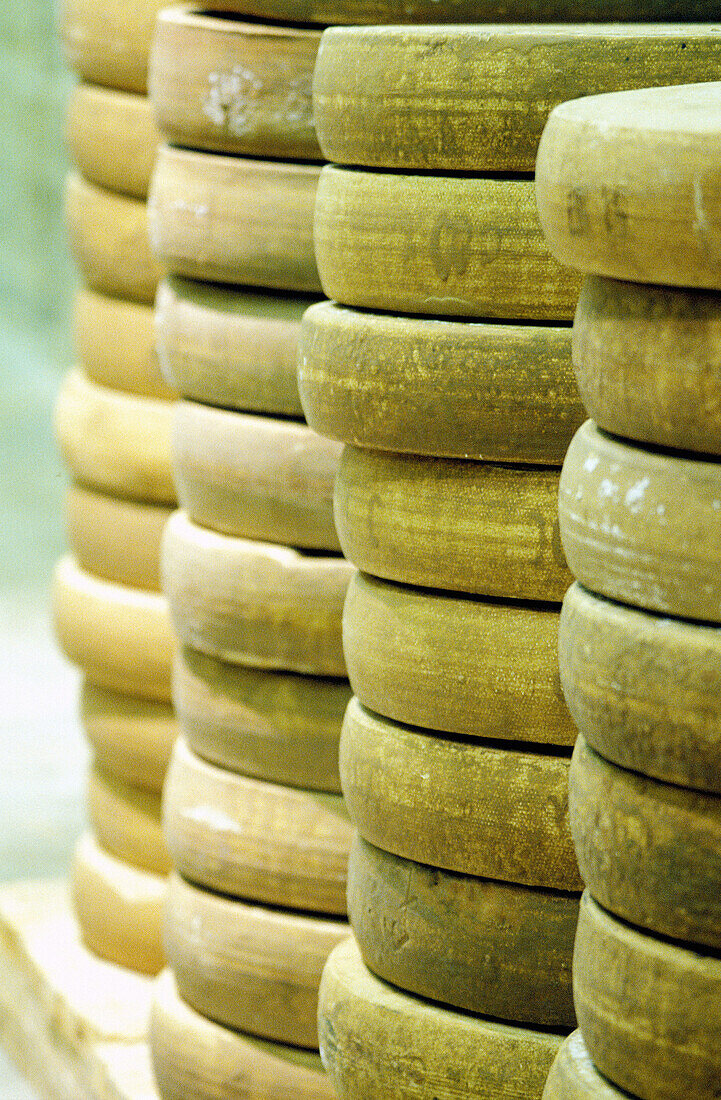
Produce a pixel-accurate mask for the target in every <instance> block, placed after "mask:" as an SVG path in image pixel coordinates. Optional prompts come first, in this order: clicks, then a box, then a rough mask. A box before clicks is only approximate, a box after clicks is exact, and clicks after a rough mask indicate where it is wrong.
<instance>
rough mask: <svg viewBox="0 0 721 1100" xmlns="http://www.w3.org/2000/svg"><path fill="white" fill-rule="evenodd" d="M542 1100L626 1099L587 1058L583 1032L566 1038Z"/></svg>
mask: <svg viewBox="0 0 721 1100" xmlns="http://www.w3.org/2000/svg"><path fill="white" fill-rule="evenodd" d="M543 1100H627V1094H626V1093H621V1092H619V1091H618V1089H617V1088H614V1086H613V1085H612V1084H611V1083H610V1081H607V1080H606V1078H605V1077H602V1076H601V1074H600V1073H599V1072H598V1070H597V1069H596V1067H595V1066H594V1064H593V1062H592V1061H591V1059H590V1058H589V1056H588V1050H587V1049H586V1044H585V1043H584V1041H583V1036H582V1035H581V1032H580V1031H574V1032H572V1033H571V1034H570V1035H569V1036H568V1038H567V1039H564V1041H563V1043H562V1044H561V1047H560V1050H559V1051H558V1054H557V1055H556V1060H555V1062H554V1063H553V1065H552V1066H551V1072H550V1073H549V1075H548V1080H547V1081H546V1087H545V1089H544V1090H543Z"/></svg>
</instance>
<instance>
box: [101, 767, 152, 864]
mask: <svg viewBox="0 0 721 1100" xmlns="http://www.w3.org/2000/svg"><path fill="white" fill-rule="evenodd" d="M88 817H89V819H90V824H91V825H92V828H93V832H94V834H95V836H96V837H97V839H98V843H99V844H100V845H101V847H102V848H104V849H105V851H106V852H108V853H109V854H110V855H112V856H115V858H116V859H119V860H122V861H123V863H129V864H130V865H131V867H138V868H140V870H142V871H151V872H152V873H153V874H156V875H165V874H167V873H168V871H169V870H170V860H169V858H168V852H167V849H166V847H165V841H164V840H163V831H162V828H161V824H160V795H159V794H157V793H155V792H154V791H149V790H144V789H143V788H142V787H131V786H130V784H128V783H124V782H123V781H122V780H121V779H118V778H116V777H115V776H114V775H112V774H111V773H110V772H103V771H101V770H100V768H99V767H98V766H97V765H94V766H93V767H92V768H91V769H90V775H89V777H88Z"/></svg>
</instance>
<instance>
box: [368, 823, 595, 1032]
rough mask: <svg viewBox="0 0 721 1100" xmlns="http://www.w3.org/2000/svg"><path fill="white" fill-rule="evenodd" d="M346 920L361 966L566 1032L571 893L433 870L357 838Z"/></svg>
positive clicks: (465, 1004) (470, 1006)
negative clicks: (354, 939) (357, 950)
mask: <svg viewBox="0 0 721 1100" xmlns="http://www.w3.org/2000/svg"><path fill="white" fill-rule="evenodd" d="M348 917H349V919H350V922H351V924H352V926H353V933H354V935H355V938H356V940H357V942H358V946H359V947H360V950H361V953H362V955H363V959H364V961H365V963H366V965H367V966H368V967H370V969H371V970H372V971H373V973H374V974H377V975H378V976H379V977H381V978H384V979H385V980H386V981H388V982H391V983H392V984H393V985H396V986H399V987H400V988H401V989H405V990H408V992H410V993H417V994H419V995H420V996H423V997H429V998H430V999H431V1000H433V1001H441V1002H443V1003H444V1004H449V1005H452V1006H453V1007H455V1008H462V1009H467V1010H468V1011H469V1012H478V1013H482V1014H484V1015H487V1016H495V1017H497V1018H499V1019H502V1020H512V1021H513V1022H514V1023H524V1024H539V1025H547V1026H550V1027H572V1026H573V1025H574V1024H575V1021H576V1017H575V1014H574V1011H573V997H572V995H571V957H572V955H573V941H574V938H575V935H576V922H577V920H578V896H577V895H575V894H563V893H560V892H557V891H550V890H537V889H530V888H529V887H527V886H511V885H509V884H508V883H504V882H492V881H491V880H490V879H482V878H474V877H472V876H470V875H457V874H453V873H451V872H449V871H438V870H436V869H435V868H434V867H426V866H425V865H424V864H421V863H415V862H413V861H411V860H408V859H400V858H399V857H398V856H394V855H390V854H389V853H388V852H383V851H381V850H380V848H374V847H373V846H372V845H371V844H367V843H366V842H365V841H364V840H361V839H360V837H356V839H355V840H354V842H353V847H352V848H351V855H350V862H349V864H348Z"/></svg>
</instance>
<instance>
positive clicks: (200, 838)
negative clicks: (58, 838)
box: [163, 738, 353, 914]
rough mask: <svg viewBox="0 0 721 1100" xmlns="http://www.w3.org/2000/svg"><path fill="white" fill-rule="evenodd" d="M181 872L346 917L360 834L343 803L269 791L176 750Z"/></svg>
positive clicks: (176, 839) (170, 793) (170, 828)
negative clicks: (355, 839) (351, 856)
mask: <svg viewBox="0 0 721 1100" xmlns="http://www.w3.org/2000/svg"><path fill="white" fill-rule="evenodd" d="M163 823H164V828H165V837H166V840H167V844H168V849H169V851H170V854H171V857H172V860H173V864H174V866H175V868H176V870H177V871H178V872H179V873H180V874H181V875H183V877H184V878H187V879H188V880H189V881H190V882H194V883H196V884H198V885H199V886H204V887H206V888H207V889H209V890H217V891H218V892H219V893H222V894H228V895H229V896H231V897H236V898H246V899H252V900H253V901H260V902H264V903H265V904H267V905H281V906H283V907H284V908H287V909H303V910H305V911H307V912H313V913H339V914H345V910H346V901H345V888H346V871H347V864H348V852H349V851H350V844H351V838H352V835H353V830H352V828H351V825H350V822H349V821H348V815H347V813H346V809H345V806H344V804H343V799H342V798H341V797H340V796H339V795H334V794H323V793H319V792H316V791H302V790H298V789H296V788H293V787H283V786H280V785H279V784H275V783H263V782H261V781H260V780H257V779H250V778H248V777H247V776H241V775H236V774H235V773H233V772H229V771H225V769H222V768H217V767H215V765H213V764H208V763H206V762H205V761H204V760H201V759H200V757H198V756H196V755H195V753H193V752H191V750H190V749H189V748H188V746H187V744H186V743H185V741H184V740H183V739H182V738H181V739H179V740H178V741H177V742H176V745H175V748H174V749H173V756H172V759H171V762H170V767H169V769H168V775H167V778H166V781H165V789H164V794H163Z"/></svg>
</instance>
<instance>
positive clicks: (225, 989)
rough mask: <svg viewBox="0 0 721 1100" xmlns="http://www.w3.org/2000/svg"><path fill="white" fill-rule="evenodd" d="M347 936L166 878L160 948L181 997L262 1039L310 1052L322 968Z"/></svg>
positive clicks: (335, 926)
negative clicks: (165, 904) (167, 888)
mask: <svg viewBox="0 0 721 1100" xmlns="http://www.w3.org/2000/svg"><path fill="white" fill-rule="evenodd" d="M349 931H350V929H349V927H348V923H347V922H346V921H345V920H342V921H341V920H329V919H327V918H323V917H312V916H309V915H307V914H305V913H290V912H287V911H285V910H278V909H267V908H265V907H263V906H260V905H246V904H245V903H244V902H242V901H234V900H232V899H230V898H224V897H220V896H219V895H218V894H212V893H209V892H208V891H207V890H198V889H197V888H196V887H195V886H191V885H189V884H188V883H187V882H184V881H183V880H182V879H181V878H180V877H179V876H178V875H172V876H171V879H170V890H169V893H168V903H167V906H166V910H165V944H166V949H167V953H168V962H169V964H170V966H171V968H172V970H173V974H174V976H175V980H176V982H177V985H178V992H179V993H180V996H181V997H182V998H183V1000H185V1001H187V1003H188V1004H189V1005H191V1006H192V1007H193V1008H194V1009H195V1010H196V1012H201V1013H202V1014H203V1016H206V1017H208V1019H211V1020H215V1021H216V1022H217V1023H220V1024H225V1025H226V1026H227V1027H233V1028H237V1029H238V1030H239V1031H248V1032H251V1033H252V1034H254V1035H259V1036H260V1037H261V1038H264V1039H274V1040H275V1041H276V1042H281V1043H293V1045H294V1046H301V1047H311V1048H314V1047H317V1045H318V986H319V985H320V978H321V974H322V971H323V966H324V965H325V961H326V959H327V958H328V955H329V954H330V952H331V951H332V950H333V948H334V947H335V945H336V944H337V943H340V941H341V940H343V939H345V938H346V937H347V936H348V933H349Z"/></svg>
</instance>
